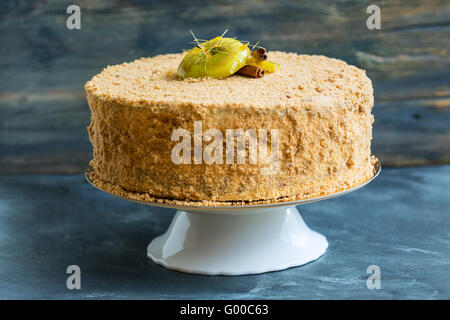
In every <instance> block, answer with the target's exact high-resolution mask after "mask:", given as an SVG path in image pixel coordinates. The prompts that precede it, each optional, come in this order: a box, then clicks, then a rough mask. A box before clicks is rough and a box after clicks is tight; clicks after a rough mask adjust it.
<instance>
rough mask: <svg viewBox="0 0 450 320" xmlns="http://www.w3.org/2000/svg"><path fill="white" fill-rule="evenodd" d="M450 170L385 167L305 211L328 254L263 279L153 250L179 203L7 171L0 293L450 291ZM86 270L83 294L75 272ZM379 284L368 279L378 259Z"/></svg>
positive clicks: (245, 295)
mask: <svg viewBox="0 0 450 320" xmlns="http://www.w3.org/2000/svg"><path fill="white" fill-rule="evenodd" d="M448 190H450V166H449V165H447V166H431V167H411V168H403V169H383V170H382V172H381V175H380V176H379V177H378V178H377V179H376V180H375V181H374V182H373V183H371V184H369V185H368V186H366V187H364V188H363V189H360V190H358V191H356V192H354V193H351V194H348V195H345V196H342V197H340V198H335V199H331V200H326V201H323V202H318V203H313V204H310V205H305V206H301V207H299V210H300V212H301V213H302V215H303V218H304V219H305V221H306V223H307V224H308V225H309V226H310V227H311V228H313V229H314V230H317V231H318V232H320V233H322V234H324V235H325V236H326V237H327V238H328V241H329V243H330V246H329V248H328V251H327V253H326V254H325V255H324V256H322V257H321V258H320V259H319V260H317V261H315V262H313V263H310V264H308V265H305V266H302V267H297V268H291V269H287V270H284V271H280V272H272V273H266V274H261V275H252V276H241V277H227V276H199V275H189V274H184V273H180V272H176V271H169V270H166V269H164V268H162V267H160V266H157V265H155V264H153V263H152V262H151V261H150V260H149V259H148V258H147V257H146V254H145V253H146V246H147V244H148V242H149V241H150V240H151V239H152V238H153V237H155V236H157V235H159V234H160V233H162V232H164V231H165V229H166V228H167V227H168V224H169V222H170V220H171V218H172V216H173V213H174V212H173V210H169V209H160V208H153V207H147V206H144V205H138V204H135V203H130V202H127V201H124V200H120V199H117V198H114V197H112V196H110V195H107V194H105V193H103V192H101V191H98V190H97V189H94V188H93V187H92V186H90V185H89V184H87V183H86V182H85V181H84V178H83V176H82V175H80V174H77V175H31V176H26V175H8V176H0V252H1V254H0V298H1V299H12V298H16V299H18V298H27V299H29V298H35V299H52V298H58V299H78V298H81V299H142V298H150V299H179V298H182V299H268V298H271V299H450V198H449V197H448ZM72 264H76V265H79V266H80V268H81V290H78V291H77V290H68V289H67V288H66V279H67V278H66V277H67V276H68V275H67V274H66V268H67V266H68V265H72ZM373 264H374V265H378V266H379V267H380V269H381V289H380V290H369V289H368V288H367V287H366V280H367V278H368V276H369V275H368V274H366V269H367V267H368V266H369V265H373Z"/></svg>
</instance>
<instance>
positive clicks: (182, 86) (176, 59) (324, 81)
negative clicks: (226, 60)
mask: <svg viewBox="0 0 450 320" xmlns="http://www.w3.org/2000/svg"><path fill="white" fill-rule="evenodd" d="M268 55H269V60H271V61H274V62H277V63H279V64H280V69H279V70H277V71H276V72H275V73H266V75H265V76H264V77H263V78H257V79H255V78H248V77H245V76H240V75H233V76H230V77H227V78H224V79H221V80H219V79H213V78H201V79H184V80H179V79H178V78H177V75H176V73H177V67H178V64H179V63H180V61H181V60H182V57H183V54H165V55H159V56H155V57H153V58H141V59H138V60H135V61H133V62H130V63H122V64H120V65H114V66H109V67H107V68H105V69H104V70H103V71H102V72H101V73H99V74H97V75H96V76H94V77H93V78H92V79H91V80H90V81H88V82H87V83H86V85H85V89H86V91H87V92H88V93H90V94H92V95H94V96H96V97H98V98H100V99H103V100H105V101H114V102H118V103H122V104H127V105H133V106H136V107H139V106H141V107H145V106H155V105H164V104H171V105H173V104H180V105H183V104H200V105H204V106H209V105H211V106H220V105H241V106H253V107H267V108H271V107H276V106H300V105H311V106H312V107H321V106H330V105H332V106H335V107H336V106H341V107H346V106H348V105H352V106H358V105H363V104H365V105H367V104H370V106H372V105H373V89H372V83H371V81H370V79H369V78H368V77H367V76H366V73H365V71H364V70H361V69H359V68H357V67H355V66H351V65H348V64H347V63H345V62H344V61H341V60H338V59H333V58H327V57H325V56H315V55H298V54H295V53H285V52H279V51H270V52H269V54H268Z"/></svg>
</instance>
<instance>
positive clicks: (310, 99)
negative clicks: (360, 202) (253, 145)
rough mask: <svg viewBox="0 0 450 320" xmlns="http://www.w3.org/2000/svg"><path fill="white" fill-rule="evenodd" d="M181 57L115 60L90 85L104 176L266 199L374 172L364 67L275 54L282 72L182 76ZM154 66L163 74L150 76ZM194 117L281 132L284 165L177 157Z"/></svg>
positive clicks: (169, 193) (172, 195)
mask: <svg viewBox="0 0 450 320" xmlns="http://www.w3.org/2000/svg"><path fill="white" fill-rule="evenodd" d="M175 57H177V58H179V56H178V55H167V56H159V57H156V58H153V59H140V60H137V61H135V62H133V63H129V64H122V65H119V66H114V67H110V68H107V69H105V71H106V72H105V71H104V72H102V73H101V74H99V75H97V76H95V77H94V78H93V80H91V81H90V82H88V83H87V84H86V93H87V98H88V102H89V106H90V108H91V111H92V121H91V125H90V126H89V135H90V139H91V142H92V144H93V147H94V158H93V160H92V161H91V166H92V167H93V169H94V171H95V172H94V173H93V178H94V180H95V181H97V183H99V184H104V185H105V186H109V188H111V189H114V190H115V192H116V193H118V192H119V190H121V191H120V192H122V193H134V194H139V195H140V196H141V197H142V196H143V195H144V197H145V196H147V197H148V198H152V197H153V198H165V199H177V200H181V201H189V200H192V201H205V200H206V201H258V200H268V199H278V198H291V199H302V198H309V197H312V196H318V195H325V194H329V193H334V192H338V191H342V190H344V189H347V188H350V187H353V186H356V185H358V184H361V183H363V182H365V181H367V180H368V179H370V178H371V177H372V175H373V164H372V161H371V157H370V142H371V138H372V122H373V116H372V115H371V113H370V111H371V108H372V105H373V94H372V86H371V82H370V80H369V79H368V78H367V77H366V76H365V73H364V72H363V71H362V70H360V69H357V68H355V67H352V66H348V65H347V64H346V63H344V62H342V61H339V60H336V59H329V58H325V57H320V56H299V55H295V54H284V53H276V59H277V61H278V62H279V63H280V72H279V73H280V74H279V75H276V74H270V75H267V76H266V77H264V78H263V79H248V78H244V77H240V76H233V77H230V78H229V79H224V80H215V79H201V80H195V81H194V80H192V81H191V80H184V81H178V80H176V79H172V78H171V77H172V74H171V70H172V68H176V63H177V61H178V59H175ZM155 60H156V61H157V62H155ZM274 60H275V58H274ZM150 61H152V63H153V64H150V65H147V64H149V62H150ZM158 61H159V62H158ZM155 64H156V65H157V66H158V68H156V69H155V70H156V71H158V72H156V73H155V74H156V75H157V77H156V78H152V77H149V78H146V79H147V80H143V79H144V78H145V77H147V73H149V72H150V73H151V74H153V73H152V72H151V71H152V69H151V68H153V66H154V65H155ZM313 65H315V68H316V69H317V70H315V71H314V70H313V69H314V68H313ZM138 70H140V71H138ZM155 70H153V71H155ZM302 72H303V73H302ZM300 75H301V77H300ZM275 76H276V77H275ZM299 77H300V78H301V81H300V78H299ZM271 78H274V79H273V80H271ZM137 79H140V80H139V81H138V80H137ZM150 79H152V80H150ZM157 79H160V80H159V84H156V82H158V80H157ZM161 79H163V80H161ZM261 80H264V81H268V82H267V83H266V84H265V85H264V84H262V83H259V82H258V81H261ZM255 81H256V83H255ZM137 82H142V86H143V87H142V88H141V89H142V90H143V91H142V92H139V91H140V90H141V89H139V85H138V84H137ZM149 82H155V83H152V85H153V86H149ZM228 82H233V84H232V85H230V83H228ZM271 84H272V86H270V85H271ZM191 86H192V87H191ZM268 86H269V87H268ZM155 87H157V88H159V89H152V88H155ZM126 88H129V89H130V92H128V91H126ZM136 88H138V89H136ZM162 88H163V89H162ZM199 88H202V90H199ZM188 89H189V90H188ZM275 89H276V90H275ZM136 90H137V91H136ZM216 90H218V91H217V92H216ZM226 90H228V94H227V93H226V92H227V91H226ZM186 91H187V92H186ZM219 91H220V92H223V94H222V97H221V98H220V95H219V94H218V92H219ZM200 92H203V93H202V94H200ZM204 92H206V94H205V93H204ZM245 92H247V93H249V94H245ZM190 93H195V94H197V93H198V95H195V94H193V95H191V94H190ZM250 93H251V94H250ZM249 95H250V97H249ZM282 96H284V98H283V97H282ZM175 97H176V98H175ZM277 97H278V99H276V98H277ZM196 122H197V123H198V122H201V123H202V130H203V132H205V131H206V130H208V129H212V128H214V129H217V130H219V131H220V132H223V134H224V135H225V132H226V130H227V129H233V128H240V129H242V130H243V131H246V130H251V129H258V130H260V129H266V130H267V131H270V130H271V129H277V130H279V143H278V148H279V161H278V168H277V170H276V171H275V172H273V173H271V174H261V172H262V171H263V170H264V168H267V164H266V163H250V159H249V156H247V157H246V159H245V163H234V164H227V163H225V161H224V163H222V164H217V163H215V164H207V163H199V164H194V163H191V164H175V163H174V162H173V159H172V150H173V148H174V147H175V146H176V145H177V143H178V142H177V141H172V140H171V135H172V133H173V131H174V130H176V129H177V128H183V129H185V130H187V131H188V132H194V129H195V128H194V123H196ZM247 144H248V142H247ZM205 145H207V143H205ZM225 149H226V145H225V142H224V145H223V150H225ZM245 152H246V154H247V155H249V154H250V150H249V146H248V145H246V146H245Z"/></svg>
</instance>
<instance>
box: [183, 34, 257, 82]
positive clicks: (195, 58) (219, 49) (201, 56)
mask: <svg viewBox="0 0 450 320" xmlns="http://www.w3.org/2000/svg"><path fill="white" fill-rule="evenodd" d="M249 56H250V49H249V48H248V44H243V43H242V42H240V41H239V40H236V39H233V38H224V37H221V36H220V37H215V38H214V39H212V40H209V41H206V42H203V43H201V44H200V43H198V42H197V45H196V47H195V48H193V49H191V50H189V51H188V52H187V53H186V55H185V56H184V58H183V60H182V61H181V63H180V65H179V66H178V73H177V75H178V76H179V77H181V78H200V77H212V78H216V79H222V78H225V77H228V76H230V75H232V74H234V73H235V72H236V71H238V70H239V69H240V68H242V67H243V66H244V65H246V64H247V59H248V57H249Z"/></svg>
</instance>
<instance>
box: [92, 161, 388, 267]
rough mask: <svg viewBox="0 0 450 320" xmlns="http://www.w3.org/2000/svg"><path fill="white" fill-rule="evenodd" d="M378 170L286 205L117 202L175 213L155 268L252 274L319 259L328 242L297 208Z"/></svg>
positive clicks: (155, 248) (155, 250)
mask: <svg viewBox="0 0 450 320" xmlns="http://www.w3.org/2000/svg"><path fill="white" fill-rule="evenodd" d="M89 170H90V169H89V168H88V170H86V175H85V177H86V179H87V181H88V182H89V183H91V184H92V185H93V186H94V187H96V188H98V189H99V187H98V186H96V185H94V184H93V183H92V181H91V180H90V179H89V174H88V172H89ZM380 170H381V165H380V162H379V161H378V160H377V162H376V163H375V166H374V175H373V177H372V178H371V179H370V180H368V181H366V182H365V183H363V184H360V185H358V186H356V187H353V188H350V189H347V190H344V191H342V192H337V193H333V194H329V195H325V196H321V197H316V198H311V199H304V200H297V201H290V202H276V203H269V204H255V205H250V204H249V205H242V206H218V207H217V206H216V207H212V206H211V207H208V206H192V205H189V206H188V205H175V204H167V203H159V202H148V201H139V200H134V199H129V198H124V197H119V198H121V199H125V200H128V201H133V202H137V203H141V204H145V205H150V206H158V207H166V208H172V209H177V210H178V211H177V212H176V214H175V217H174V218H173V220H172V222H171V224H170V226H169V228H168V229H167V231H166V232H165V233H164V234H162V235H160V236H159V237H157V238H155V239H153V241H151V243H150V244H149V245H148V248H147V255H148V257H149V258H150V259H152V260H153V261H154V262H155V263H158V264H160V265H162V266H164V267H166V268H168V269H173V270H178V271H183V272H188V273H197V274H206V275H244V274H256V273H263V272H269V271H276V270H282V269H286V268H289V267H294V266H300V265H303V264H306V263H308V262H311V261H314V260H316V259H318V258H319V257H320V256H322V255H323V254H324V253H325V251H326V249H327V247H328V242H327V239H326V238H325V237H324V236H323V235H321V234H319V233H317V232H315V231H312V230H311V229H309V228H308V226H307V225H306V224H305V222H304V221H303V219H302V217H301V216H300V214H299V212H298V211H297V208H296V206H298V205H303V204H307V203H312V202H316V201H321V200H326V199H330V198H334V197H338V196H341V195H344V194H346V193H349V192H352V191H355V190H357V189H359V188H361V187H363V186H365V185H366V184H368V183H369V182H371V181H372V180H373V179H375V177H376V176H377V175H378V174H379V173H380ZM100 190H102V189H100ZM102 191H105V190H102ZM105 192H106V191H105ZM113 195H114V194H113ZM114 196H116V195H114Z"/></svg>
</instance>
